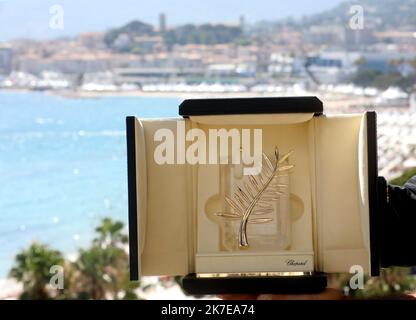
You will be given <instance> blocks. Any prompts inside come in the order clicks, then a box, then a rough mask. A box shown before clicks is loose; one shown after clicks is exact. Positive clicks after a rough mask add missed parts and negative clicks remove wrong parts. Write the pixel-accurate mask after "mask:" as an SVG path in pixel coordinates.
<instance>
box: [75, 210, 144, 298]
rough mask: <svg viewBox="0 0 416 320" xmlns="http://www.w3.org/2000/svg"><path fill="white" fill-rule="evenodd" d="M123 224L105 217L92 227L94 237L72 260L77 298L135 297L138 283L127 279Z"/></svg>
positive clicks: (126, 256)
mask: <svg viewBox="0 0 416 320" xmlns="http://www.w3.org/2000/svg"><path fill="white" fill-rule="evenodd" d="M123 227H124V225H123V223H122V222H119V221H113V220H112V219H111V218H105V219H103V220H102V222H101V224H100V225H99V226H98V227H97V228H96V229H95V230H96V232H97V237H96V238H95V239H94V240H93V243H92V245H91V247H90V248H88V249H86V250H80V252H79V258H78V260H77V261H76V262H75V263H74V268H75V270H76V272H77V277H76V282H77V286H78V290H77V291H78V292H79V293H81V294H80V295H79V297H82V298H89V299H94V300H95V299H105V298H106V297H107V295H110V296H111V298H112V299H119V298H120V295H122V297H123V298H129V299H137V295H136V294H135V293H134V289H136V288H138V287H139V286H140V284H139V283H138V282H136V283H133V282H130V281H129V272H128V255H127V253H126V250H125V245H126V243H127V241H128V237H127V235H125V234H124V233H123V232H122V231H123Z"/></svg>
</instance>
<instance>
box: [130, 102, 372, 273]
mask: <svg viewBox="0 0 416 320" xmlns="http://www.w3.org/2000/svg"><path fill="white" fill-rule="evenodd" d="M322 111H323V107H322V102H321V101H320V100H319V99H317V98H316V97H300V98H299V97H294V98H290V97H287V98H247V99H196V100H185V101H184V102H183V103H182V104H181V106H180V111H179V113H180V115H182V116H184V117H186V118H188V117H190V118H191V120H192V118H194V119H198V117H202V118H203V119H204V121H205V120H206V119H207V118H209V117H205V116H213V118H217V117H218V116H221V115H236V116H237V117H238V115H244V116H248V117H249V115H252V114H260V115H262V114H264V116H265V117H267V116H268V115H272V114H276V116H281V117H286V116H287V115H290V114H297V115H296V117H301V116H302V115H300V114H305V115H309V116H310V117H313V116H314V115H320V114H322ZM319 118H320V117H319ZM262 119H264V118H262ZM363 119H364V121H365V122H366V123H365V125H364V126H363V128H364V129H365V131H366V132H365V133H364V136H365V138H366V139H365V140H366V143H365V153H366V154H365V155H362V156H364V157H365V158H366V159H365V160H366V161H365V162H366V166H365V167H364V168H363V169H364V170H365V171H366V172H365V176H366V181H365V183H364V186H363V187H364V188H365V189H366V190H365V191H366V192H367V193H368V199H367V201H368V207H369V209H368V212H369V217H368V218H369V233H370V234H369V238H370V239H369V240H370V250H369V251H370V255H371V256H370V257H369V258H370V261H371V263H370V265H371V274H372V275H377V274H378V273H379V255H378V251H377V249H378V245H377V244H378V240H377V214H376V203H375V201H376V179H377V151H376V115H375V113H374V112H368V113H367V114H366V116H365V117H363ZM157 121H158V120H155V122H154V124H150V127H151V126H154V127H157V126H158V124H157ZM161 121H163V125H164V126H165V125H167V126H172V127H173V126H174V125H175V126H176V122H177V121H180V120H179V119H173V120H161ZM145 122H146V125H147V126H149V125H148V120H146V121H145ZM150 123H152V121H150ZM146 130H148V129H146ZM151 133H152V132H151V130H150V131H149V132H148V133H147V134H146V135H151ZM127 149H128V150H127V151H128V183H129V234H130V270H131V279H138V278H139V270H141V269H142V268H141V266H140V264H141V263H142V262H143V261H141V260H142V259H141V254H142V252H143V245H144V244H143V242H144V238H145V234H146V228H145V227H146V220H145V219H146V217H145V215H143V214H142V215H141V216H140V215H138V213H139V212H146V206H147V198H148V195H147V192H149V191H148V190H147V186H146V183H147V176H146V175H147V169H146V159H147V162H148V165H149V162H150V160H151V159H152V157H153V155H150V156H149V155H147V156H146V155H144V154H143V152H142V151H143V150H146V146H145V134H144V128H143V124H142V123H141V122H140V121H138V120H137V119H136V118H134V117H128V118H127ZM175 170H176V169H175ZM178 170H181V171H180V173H179V174H178V176H181V177H185V176H186V174H187V171H186V170H185V169H184V168H182V169H178ZM171 178H172V177H171ZM180 180H181V181H180V182H179V183H181V184H184V183H186V182H185V178H181V179H180ZM182 180H183V181H182ZM165 183H166V181H165ZM182 187H184V186H181V188H182ZM179 189H180V188H179ZM150 192H152V191H150ZM164 196H165V195H164ZM170 196H175V198H176V199H175V200H173V201H186V195H180V194H174V193H173V194H172V195H169V197H170ZM162 210H165V209H162ZM139 219H141V220H140V221H138V220H139ZM148 231H149V230H148ZM152 232H154V230H153V231H152ZM159 236H161V237H165V238H167V239H169V240H166V241H165V242H167V241H172V240H173V239H172V236H173V237H177V239H175V240H173V241H175V242H176V244H177V245H178V246H180V245H181V244H182V245H184V244H185V245H186V241H187V238H186V237H187V235H184V234H181V235H170V236H168V235H166V234H160V235H159ZM188 236H189V235H188ZM178 252H179V251H178ZM178 255H181V257H182V258H183V259H184V260H186V259H189V254H188V252H187V250H185V248H184V250H183V252H182V251H181V252H179V254H178ZM158 259H159V258H157V257H156V258H155V257H152V260H153V266H154V265H156V264H160V270H154V271H155V272H159V271H160V273H159V274H163V271H162V270H163V266H164V260H163V259H162V258H160V263H155V261H159V260H158ZM178 259H179V258H178ZM165 262H166V261H165ZM144 269H146V266H144ZM171 269H175V268H174V267H173V268H171ZM183 269H186V266H185V267H184V266H180V265H178V267H177V269H176V270H178V274H182V273H181V271H182V270H183Z"/></svg>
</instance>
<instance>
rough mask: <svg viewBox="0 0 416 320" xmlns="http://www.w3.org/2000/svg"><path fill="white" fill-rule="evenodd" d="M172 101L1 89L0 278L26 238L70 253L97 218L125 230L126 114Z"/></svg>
mask: <svg viewBox="0 0 416 320" xmlns="http://www.w3.org/2000/svg"><path fill="white" fill-rule="evenodd" d="M179 103H180V100H179V99H175V98H149V97H100V98H95V99H71V98H65V97H60V96H53V95H48V94H45V93H16V92H2V91H0V277H6V276H7V273H8V271H9V269H10V267H11V266H12V264H13V259H14V256H15V255H16V253H18V252H19V251H20V250H22V249H24V248H26V247H28V246H29V245H30V243H31V242H33V241H39V242H42V243H46V244H48V245H50V246H51V247H52V248H55V249H58V250H61V251H62V252H63V253H65V254H72V253H76V252H77V250H78V248H82V247H85V246H87V245H88V244H89V242H90V241H91V239H92V238H93V236H94V228H95V227H96V226H97V225H98V224H99V222H100V220H101V219H102V218H104V217H111V218H113V219H116V220H120V221H123V222H124V223H125V226H126V231H127V220H128V212H127V208H128V203H127V159H126V138H125V117H126V116H128V115H135V116H138V117H142V118H149V117H150V118H153V117H166V116H169V117H171V116H177V111H178V105H179Z"/></svg>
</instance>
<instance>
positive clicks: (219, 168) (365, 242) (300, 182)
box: [127, 98, 378, 279]
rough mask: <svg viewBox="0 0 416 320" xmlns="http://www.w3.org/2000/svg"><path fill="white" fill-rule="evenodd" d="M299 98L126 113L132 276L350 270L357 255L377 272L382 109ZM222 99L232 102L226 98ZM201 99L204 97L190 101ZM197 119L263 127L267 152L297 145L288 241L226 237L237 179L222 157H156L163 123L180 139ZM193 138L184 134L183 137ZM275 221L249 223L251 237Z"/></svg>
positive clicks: (205, 124) (203, 125)
mask: <svg viewBox="0 0 416 320" xmlns="http://www.w3.org/2000/svg"><path fill="white" fill-rule="evenodd" d="M271 99H272V98H271ZM293 99H294V100H290V101H289V100H276V99H275V100H273V99H272V100H270V99H269V100H267V101H266V100H263V101H262V99H246V100H245V101H248V100H251V101H249V108H239V107H238V106H239V104H238V103H239V102H240V103H242V106H243V105H244V104H245V106H247V103H248V102H247V103H246V102H245V101H244V99H240V100H238V99H237V100H233V99H229V100H228V101H227V99H224V100H225V102H224V100H221V103H222V104H221V103H220V104H221V108H217V109H215V108H213V109H212V110H214V111H215V112H212V114H209V109H208V111H205V110H203V112H200V111H201V110H199V109H198V108H197V107H195V108H194V109H192V108H188V110H191V112H187V114H183V113H182V115H183V116H184V117H178V118H174V119H140V118H136V117H128V118H127V140H128V171H129V211H130V212H129V215H130V221H129V222H130V257H131V262H130V263H131V277H132V279H137V278H138V277H140V276H144V275H187V274H190V273H197V274H220V273H248V274H249V273H261V272H264V273H273V272H314V271H321V272H326V273H331V272H349V271H350V268H351V267H352V266H354V265H360V266H362V267H363V268H364V270H365V271H367V272H370V273H373V274H377V273H378V260H377V259H378V258H377V252H376V246H375V244H374V241H375V240H374V239H375V221H376V216H375V215H376V212H375V211H376V210H375V208H374V206H375V202H374V201H375V199H374V197H375V195H374V194H375V190H374V189H373V188H374V187H375V184H374V180H375V178H376V176H377V166H376V161H377V158H376V157H377V154H376V142H375V139H376V132H375V122H376V118H375V113H374V112H367V113H363V114H351V115H324V114H322V113H321V112H320V110H319V108H318V110H317V112H311V110H310V109H308V108H303V106H302V104H301V103H302V102H303V103H306V102H308V101H310V100H305V101H306V102H304V101H300V100H296V98H293ZM311 99H316V98H311ZM232 100H233V101H232ZM316 100H317V99H316ZM316 100H314V102H316ZM318 101H319V100H318ZM188 103H189V102H188ZM210 103H212V105H213V106H215V105H216V104H215V103H216V100H210ZM224 103H225V104H227V103H229V105H230V106H231V107H227V108H224ZM262 103H263V104H265V105H267V106H268V107H267V108H263V107H261V106H262ZM285 103H286V104H287V105H286V106H285V105H284V104H285ZM195 105H196V106H198V101H192V106H195ZM288 105H290V106H288ZM256 106H259V107H258V108H257V109H256ZM289 107H292V108H293V111H294V112H290V111H288V110H291V109H290V108H289ZM219 109H221V110H226V111H221V110H219ZM192 110H196V112H195V113H194V114H192V113H193V112H192ZM227 110H228V111H227ZM239 110H241V114H239V113H238V112H239ZM256 110H261V113H256ZM221 113H223V114H221ZM192 128H198V129H201V130H202V132H205V133H206V136H209V134H208V131H209V130H210V129H221V128H223V129H226V130H230V129H233V128H235V129H237V130H238V131H239V132H240V133H241V130H242V129H250V130H251V131H253V130H254V129H261V130H262V148H263V152H264V153H265V154H273V151H274V148H275V147H276V146H278V148H279V151H280V152H281V153H282V154H285V153H287V152H289V151H292V152H293V153H292V154H291V155H290V157H289V158H288V159H289V160H288V161H289V162H290V164H291V165H294V167H293V169H291V170H290V173H289V174H288V177H287V179H288V180H287V183H288V186H289V187H288V188H289V191H288V196H287V203H288V204H287V206H288V208H289V209H288V210H289V211H288V212H289V216H288V217H289V218H288V220H289V222H287V221H286V222H285V223H289V224H290V233H289V235H290V241H289V244H288V245H286V247H284V248H283V249H277V250H276V249H273V248H274V247H273V246H271V247H270V246H269V247H267V246H266V247H264V249H262V248H261V247H259V248H250V247H249V248H248V249H241V250H240V249H238V248H236V249H230V248H228V249H227V248H226V246H225V247H224V241H225V240H224V238H226V236H227V235H226V234H225V233H224V229H223V228H222V227H221V226H222V223H223V221H222V220H221V219H220V218H219V217H218V216H217V215H216V213H217V212H219V211H221V210H222V208H223V207H224V206H225V204H224V203H225V201H224V194H225V193H226V192H227V190H226V189H227V188H230V185H227V184H226V183H224V181H223V180H224V170H225V169H224V168H226V167H225V166H224V164H200V163H199V164H189V163H186V161H185V163H181V161H176V162H175V163H174V164H158V163H156V161H155V158H154V154H155V150H156V149H157V148H158V146H159V145H160V143H161V141H155V134H156V132H157V131H158V130H159V129H169V130H171V131H172V132H173V133H174V134H175V140H174V143H175V144H178V143H179V144H180V143H181V142H179V140H177V136H178V135H179V132H178V130H185V132H187V131H188V130H189V129H192ZM190 144H192V141H185V142H184V145H183V146H182V147H184V148H185V149H186V148H187V147H188V146H189V145H190ZM175 147H176V149H175V150H177V148H179V146H178V145H176V146H175ZM178 153H179V151H178ZM175 160H178V159H177V154H175ZM178 162H179V163H178ZM224 190H225V191H224ZM266 225H268V227H265V226H266ZM270 226H273V223H271V224H263V225H254V224H253V225H249V226H248V234H249V237H250V235H251V234H254V233H255V232H260V233H261V232H263V231H264V230H266V231H264V232H267V230H269V229H270V228H271V227H270ZM256 228H257V229H256ZM267 228H269V229H267ZM253 243H254V240H253Z"/></svg>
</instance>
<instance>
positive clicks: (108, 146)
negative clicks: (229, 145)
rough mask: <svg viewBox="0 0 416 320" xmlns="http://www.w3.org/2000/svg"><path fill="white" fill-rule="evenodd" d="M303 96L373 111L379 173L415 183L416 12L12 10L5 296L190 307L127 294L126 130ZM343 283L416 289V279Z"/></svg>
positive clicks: (25, 4)
mask: <svg viewBox="0 0 416 320" xmlns="http://www.w3.org/2000/svg"><path fill="white" fill-rule="evenodd" d="M299 95H300V96H304V95H315V96H318V97H319V98H320V99H321V100H322V101H323V102H324V108H325V111H326V113H349V112H358V111H364V110H369V109H371V110H374V109H375V110H377V112H378V145H379V170H380V172H379V173H380V175H383V176H385V177H386V178H387V179H389V180H392V182H394V183H395V184H399V185H401V184H403V183H404V182H405V181H406V180H407V178H408V177H411V176H412V175H413V174H416V0H395V1H392V0H379V1H376V0H361V1H343V0H330V1H329V0H328V1H323V0H318V1H313V2H310V1H306V0H298V1H289V0H287V1H286V0H282V1H278V2H277V1H272V0H258V1H255V2H253V1H241V0H240V1H236V0H230V1H226V2H224V1H219V0H211V1H209V2H205V3H197V2H195V1H190V0H177V1H175V2H174V3H173V2H167V1H161V0H153V1H151V2H150V1H131V0H118V1H111V2H110V1H106V2H103V1H97V0H93V1H88V2H85V1H84V2H81V1H69V0H61V1H59V2H58V1H47V0H39V1H36V2H35V1H28V0H13V1H11V0H9V1H8V0H2V1H0V179H1V180H0V181H1V186H0V247H1V249H0V298H1V299H16V298H61V299H65V298H82V299H88V298H92V299H122V298H129V299H133V298H143V299H153V298H158V299H171V298H176V299H181V298H194V297H189V296H186V295H184V294H183V293H182V291H181V289H180V286H178V283H180V279H179V278H176V279H175V278H169V277H162V278H155V277H150V278H144V279H143V280H142V281H141V282H140V283H135V284H132V283H129V282H128V272H127V263H128V262H127V252H126V250H127V247H128V246H127V239H126V234H127V172H126V163H127V160H126V143H125V117H126V116H127V115H136V116H138V117H165V116H176V115H177V106H178V105H179V103H180V102H181V101H182V100H183V99H184V98H195V97H232V96H239V97H250V96H256V97H258V96H299ZM53 264H59V265H62V266H63V269H64V271H65V272H64V274H65V288H64V289H63V290H61V289H56V288H53V287H51V285H50V284H49V280H50V276H51V274H50V272H49V271H50V270H49V267H48V266H50V265H53ZM347 278H348V276H346V275H339V276H336V277H334V279H333V283H334V285H336V286H338V287H339V288H340V289H341V290H344V293H345V294H346V295H350V296H358V297H373V296H380V295H381V296H389V295H394V294H396V293H399V292H403V291H409V290H410V291H412V290H414V277H413V276H412V274H411V269H392V270H387V271H385V273H383V276H382V277H380V278H377V279H369V280H368V282H367V284H366V287H365V290H358V291H354V290H350V289H349V288H348V287H347V286H345V283H346V280H345V279H347Z"/></svg>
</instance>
